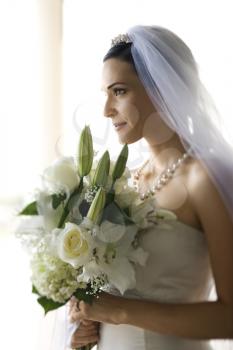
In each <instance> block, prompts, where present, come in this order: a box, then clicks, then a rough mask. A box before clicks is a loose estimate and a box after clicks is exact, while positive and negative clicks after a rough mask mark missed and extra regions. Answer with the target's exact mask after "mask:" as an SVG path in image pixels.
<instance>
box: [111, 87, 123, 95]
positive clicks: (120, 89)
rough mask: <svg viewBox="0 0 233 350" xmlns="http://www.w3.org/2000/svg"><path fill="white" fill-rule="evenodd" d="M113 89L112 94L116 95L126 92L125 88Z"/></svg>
mask: <svg viewBox="0 0 233 350" xmlns="http://www.w3.org/2000/svg"><path fill="white" fill-rule="evenodd" d="M113 91H114V94H115V95H116V96H118V95H124V94H125V93H126V90H125V89H123V88H115V89H113Z"/></svg>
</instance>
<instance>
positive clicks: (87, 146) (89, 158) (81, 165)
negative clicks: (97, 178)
mask: <svg viewBox="0 0 233 350" xmlns="http://www.w3.org/2000/svg"><path fill="white" fill-rule="evenodd" d="M93 157H94V150H93V141H92V135H91V130H90V127H89V126H87V125H86V126H85V128H84V129H83V130H82V133H81V136H80V140H79V147H78V172H79V175H80V177H83V176H86V175H88V174H89V172H90V171H91V167H92V163H93Z"/></svg>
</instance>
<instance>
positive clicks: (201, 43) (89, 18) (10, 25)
mask: <svg viewBox="0 0 233 350" xmlns="http://www.w3.org/2000/svg"><path fill="white" fill-rule="evenodd" d="M135 24H148V25H150V24H155V25H162V26H165V27H167V28H169V29H171V30H173V31H174V32H175V33H176V34H178V35H179V36H180V37H181V38H182V39H183V40H184V41H185V42H186V43H187V44H188V46H189V47H190V48H191V50H192V51H193V54H194V56H195V58H196V60H197V62H198V64H199V67H200V72H201V77H202V80H203V82H204V83H205V84H206V86H207V88H208V89H209V91H210V93H211V94H212V96H213V97H214V100H215V102H216V105H217V107H218V108H219V110H220V112H221V114H222V115H223V116H224V117H225V122H226V125H227V127H228V130H229V137H230V138H231V137H232V135H233V131H232V127H233V118H232V115H233V102H232V101H233V98H232V91H233V64H232V62H233V45H232V32H233V22H232V12H231V1H230V0H228V1H227V0H221V1H214V0H212V1H210V0H206V1H201V0H195V1H194V0H190V1H185V0H176V1H172V0H170V1H169V0H163V1H157V0H153V1H150V0H143V1H137V0H134V1H127V2H126V1H123V0H118V1H117V2H115V1H111V0H99V1H98V2H97V1H96V2H95V1H90V0H86V1H85V2H84V1H78V0H63V1H62V0H0V118H1V124H0V160H1V173H0V176H1V177H0V179H1V181H0V272H1V276H0V277H1V288H0V329H1V348H2V349H4V350H11V349H24V350H29V349H30V350H38V349H43V350H53V349H55V347H54V343H53V340H52V338H53V334H55V332H56V327H59V324H60V327H62V321H60V319H59V316H58V315H54V314H51V315H50V314H49V315H48V316H46V317H44V316H43V312H42V309H40V307H39V305H37V303H36V302H35V297H34V296H33V295H32V294H31V285H30V271H29V267H28V257H27V255H26V253H24V252H23V251H22V249H21V247H20V245H19V242H18V241H17V240H16V239H15V237H14V229H15V225H16V222H15V216H16V214H17V212H18V210H19V208H21V207H22V204H23V203H24V202H26V201H27V198H29V197H30V196H31V195H32V193H33V190H34V188H35V187H37V186H38V184H39V181H40V174H41V173H42V171H43V169H44V168H45V167H46V166H48V165H49V164H50V163H51V162H52V161H53V160H54V159H55V158H57V157H58V156H61V155H72V156H74V155H75V152H76V149H77V140H78V138H79V134H80V129H82V128H83V126H84V125H85V124H89V125H90V127H91V130H92V134H93V138H94V147H95V149H96V150H98V151H100V153H101V152H102V151H104V150H105V149H106V148H108V149H109V150H110V152H111V155H112V156H113V157H114V156H116V155H117V154H118V152H119V150H120V148H121V146H120V145H119V144H118V140H117V136H116V134H115V132H114V131H113V130H112V129H111V123H110V121H109V120H107V118H104V117H103V116H102V108H103V104H102V101H103V99H102V95H101V91H100V85H101V82H100V77H101V68H102V59H103V56H104V54H105V53H106V52H107V50H108V49H109V47H110V43H111V39H112V38H113V37H115V36H116V35H117V34H119V33H124V32H125V31H126V30H127V29H128V28H129V27H130V26H133V25H135ZM231 140H233V138H232V139H231ZM145 157H146V149H145V145H144V143H143V141H140V142H139V143H138V144H136V145H132V146H130V157H129V166H130V167H135V166H137V165H139V163H140V164H141V162H142V161H143V160H144V158H145ZM59 322H60V323H59ZM56 350H63V349H58V348H57V347H56Z"/></svg>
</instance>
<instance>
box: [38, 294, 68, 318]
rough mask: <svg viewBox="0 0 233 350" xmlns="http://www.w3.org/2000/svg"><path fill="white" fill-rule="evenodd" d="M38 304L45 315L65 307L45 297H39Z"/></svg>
mask: <svg viewBox="0 0 233 350" xmlns="http://www.w3.org/2000/svg"><path fill="white" fill-rule="evenodd" d="M37 301H38V303H39V304H40V305H41V306H42V307H43V309H44V312H45V315H46V314H47V313H48V312H49V311H52V310H56V309H58V308H59V307H61V306H63V305H65V303H58V302H56V301H53V300H51V299H48V298H46V297H40V298H38V299H37Z"/></svg>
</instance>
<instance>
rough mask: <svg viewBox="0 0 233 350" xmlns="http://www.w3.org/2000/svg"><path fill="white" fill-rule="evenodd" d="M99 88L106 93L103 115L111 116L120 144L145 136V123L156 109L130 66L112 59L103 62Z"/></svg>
mask: <svg viewBox="0 0 233 350" xmlns="http://www.w3.org/2000/svg"><path fill="white" fill-rule="evenodd" d="M102 90H103V91H104V92H105V93H106V102H105V107H104V115H105V116H106V117H108V118H111V120H112V123H113V127H114V129H115V130H116V132H117V134H118V137H119V141H120V143H122V144H125V143H127V144H131V143H134V142H136V141H138V140H139V139H141V138H142V137H144V136H145V135H144V131H145V122H146V120H147V118H148V116H150V115H152V114H153V113H155V108H154V106H153V104H152V102H151V101H150V99H149V97H148V96H147V94H146V91H145V89H144V87H143V85H142V83H141V82H140V80H139V78H138V77H137V75H136V73H135V71H134V69H133V67H132V66H131V65H130V64H129V63H127V62H123V61H121V60H119V59H115V58H111V59H108V60H107V61H105V62H104V65H103V72H102ZM118 124H120V125H119V126H117V125H118ZM115 125H116V126H115Z"/></svg>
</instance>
